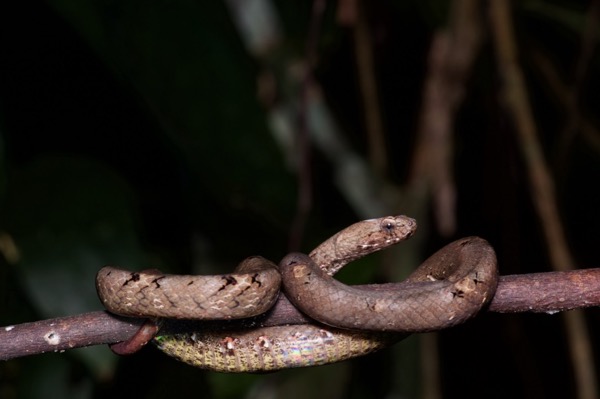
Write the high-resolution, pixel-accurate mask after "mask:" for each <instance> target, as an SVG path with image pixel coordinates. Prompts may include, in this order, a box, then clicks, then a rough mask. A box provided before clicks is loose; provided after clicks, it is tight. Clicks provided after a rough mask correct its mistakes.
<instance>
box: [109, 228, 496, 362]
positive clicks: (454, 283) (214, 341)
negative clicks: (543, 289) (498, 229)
mask: <svg viewBox="0 0 600 399" xmlns="http://www.w3.org/2000/svg"><path fill="white" fill-rule="evenodd" d="M415 229H416V223H415V222H414V220H412V219H410V218H407V217H405V216H397V217H387V218H380V219H372V220H367V221H362V222H359V223H356V224H354V225H352V226H350V227H349V228H347V229H344V230H343V231H341V232H339V233H338V234H336V235H334V236H333V237H331V238H330V239H328V240H327V241H325V242H324V243H323V244H321V245H320V246H319V247H317V248H316V249H315V250H314V251H312V252H311V253H310V257H308V256H306V255H300V254H291V255H288V256H287V257H285V258H284V260H283V261H282V262H281V264H280V266H281V267H282V271H283V273H284V274H287V275H289V274H290V272H291V273H292V274H296V276H295V277H292V278H290V277H289V276H287V277H286V278H290V282H285V287H286V290H287V291H288V292H290V293H292V294H291V296H292V298H293V299H292V301H293V302H295V303H296V305H297V306H298V307H299V308H300V309H302V310H303V311H305V312H306V313H307V314H309V315H311V316H313V315H314V318H315V319H318V320H320V321H321V322H323V323H331V324H335V322H331V320H329V319H327V318H322V316H321V315H320V314H318V313H319V312H318V311H316V313H314V311H315V308H316V309H318V308H320V307H324V308H327V309H328V310H327V311H333V313H335V314H337V315H341V318H342V319H344V318H346V319H349V320H351V322H350V324H353V323H355V322H356V320H358V319H359V318H353V317H352V314H354V313H356V312H357V311H358V312H359V313H361V314H362V315H363V317H367V318H372V316H373V314H372V313H373V312H375V313H376V314H380V313H383V314H386V316H383V317H384V319H385V320H388V321H392V320H394V319H402V318H404V316H403V315H402V314H401V315H398V314H394V313H391V314H387V313H386V312H387V310H386V312H381V310H382V309H381V306H377V304H383V303H385V305H386V306H387V305H390V304H393V303H395V302H396V301H395V300H397V299H399V300H402V299H404V298H409V300H410V301H412V302H411V305H409V306H404V307H403V310H406V309H408V308H413V307H414V306H416V308H415V309H416V311H422V310H423V309H425V310H427V309H429V308H428V306H427V305H421V307H418V305H414V304H415V303H416V297H419V298H420V299H424V300H425V301H426V302H427V301H429V302H427V303H430V302H431V303H436V305H435V309H437V310H436V311H434V312H433V313H436V314H437V313H439V314H440V315H441V314H442V313H441V312H443V309H442V306H441V305H440V303H438V302H439V300H438V299H435V300H434V299H433V298H434V297H436V295H437V297H436V298H444V299H443V301H445V302H449V303H450V304H451V305H452V304H453V303H456V302H460V303H467V304H469V303H471V302H477V301H479V303H478V304H477V305H478V307H477V309H479V308H480V307H481V306H483V305H484V302H485V299H490V298H491V297H492V296H493V291H494V289H495V283H496V280H497V275H496V274H495V256H494V254H493V250H491V248H490V247H489V245H488V244H487V243H486V242H485V241H484V240H481V239H478V238H470V239H464V240H461V241H463V243H462V244H456V243H453V244H451V246H452V247H451V248H449V247H450V246H449V247H446V248H444V249H443V250H441V251H439V252H438V253H436V254H435V255H434V256H432V257H431V258H430V259H429V260H428V261H426V262H425V263H424V264H423V265H422V266H421V267H420V268H419V269H417V271H415V273H413V275H411V277H410V278H409V280H408V281H409V282H408V283H407V284H408V286H411V284H412V286H415V284H416V286H417V287H419V288H410V290H409V291H410V292H411V293H410V294H408V295H405V296H404V297H403V295H401V294H398V293H397V292H387V293H383V294H382V296H381V297H379V296H378V295H379V294H377V295H375V297H376V298H374V299H372V300H371V298H373V295H372V293H369V295H368V297H367V298H364V297H363V298H361V297H360V295H358V296H357V297H356V295H355V296H354V297H353V296H352V295H351V294H349V292H352V290H353V289H352V288H351V287H347V286H344V285H342V284H341V283H337V282H335V280H332V279H331V278H330V277H328V276H327V275H331V274H334V273H335V272H337V271H338V270H339V269H340V268H341V267H343V266H344V265H345V264H346V263H348V262H350V261H352V260H354V259H357V258H360V257H362V256H365V255H367V254H369V253H372V252H375V251H377V250H380V249H383V248H386V247H388V246H390V245H393V244H395V243H397V242H399V241H401V240H403V239H405V238H407V237H409V236H410V235H412V233H413V232H414V231H415ZM465 240H466V241H465ZM457 243H458V242H457ZM462 248H467V249H462ZM457 250H458V252H460V254H458V255H455V254H453V253H454V252H456V251H457ZM477 254H480V255H477ZM473 257H475V260H473V261H471V262H470V265H471V266H474V267H475V268H476V269H475V270H473V271H467V272H466V274H465V273H463V275H462V276H461V277H460V278H456V279H455V278H454V277H453V276H454V275H451V276H447V275H445V274H446V273H453V271H452V270H451V268H447V267H443V265H440V263H450V264H458V265H459V266H460V265H462V264H463V263H465V262H464V261H465V260H470V259H473ZM250 259H255V261H253V262H256V264H261V263H262V262H263V260H262V258H258V257H254V258H250ZM245 262H247V261H245ZM313 262H314V264H317V265H318V266H320V268H321V269H322V270H323V271H320V270H319V269H318V268H317V269H316V270H313V271H311V272H310V273H311V274H310V275H311V276H312V275H318V276H319V280H318V281H319V284H321V285H320V286H319V288H318V289H324V291H323V292H326V294H323V293H321V294H319V293H317V294H314V295H313V294H307V293H306V291H305V292H304V293H303V294H299V291H294V290H295V288H294V287H295V285H296V286H297V285H305V283H307V281H306V276H307V274H303V273H300V271H299V270H300V269H299V268H304V267H306V270H308V267H313ZM264 263H265V264H268V263H270V262H268V261H266V260H264ZM467 263H469V262H467ZM479 264H483V265H484V269H485V270H488V269H489V270H490V271H489V272H488V271H481V270H480V269H477V267H480V266H479ZM271 269H272V268H271V266H267V267H266V270H271ZM459 269H460V270H462V269H464V268H461V267H459ZM492 269H493V270H492ZM103 270H104V272H102V270H101V272H99V275H98V281H97V286H98V292H99V294H100V296H101V299H102V301H103V303H104V304H105V306H107V308H108V309H109V310H111V311H113V312H115V313H120V314H124V312H127V313H126V314H127V315H135V316H154V317H183V318H204V319H206V318H212V316H207V315H206V313H205V309H207V308H214V307H216V308H219V306H217V304H221V303H222V304H225V306H226V309H225V310H217V313H220V314H221V315H223V317H222V318H234V317H249V316H251V315H253V314H257V313H260V312H262V311H264V309H262V310H261V311H253V312H248V313H247V314H246V315H244V313H243V312H241V311H240V312H238V310H239V309H240V308H252V309H253V310H256V309H255V305H256V304H258V303H261V304H262V303H271V304H272V303H273V302H274V301H275V300H276V299H277V295H276V294H274V295H273V299H271V300H269V299H267V295H264V296H263V295H259V294H257V293H250V292H249V291H254V290H258V291H268V290H273V288H269V287H266V286H265V285H263V283H264V282H265V281H266V280H264V279H263V277H264V276H263V275H262V274H261V273H263V271H262V269H261V268H258V270H257V269H256V267H254V268H251V273H249V274H244V273H241V272H240V271H239V270H236V274H234V275H222V276H204V277H199V276H177V277H176V276H163V275H158V274H149V275H146V274H143V273H131V272H122V273H124V275H122V276H121V277H120V278H119V279H116V278H115V277H116V276H115V274H116V275H118V274H120V273H121V272H120V271H119V272H118V273H117V272H116V271H115V270H110V273H108V272H107V270H105V269H103ZM303 270H304V269H303ZM438 270H439V271H438ZM231 276H234V277H231ZM302 276H304V279H303V277H302ZM200 278H203V279H215V278H216V279H218V284H217V285H218V286H219V288H218V289H216V290H214V289H212V290H209V291H208V292H209V294H207V293H206V291H205V292H204V293H203V294H195V293H194V294H191V295H195V297H194V298H195V299H194V300H192V301H187V302H185V305H181V304H180V303H179V302H177V301H176V299H177V298H180V297H183V296H185V294H184V291H183V290H185V289H188V288H189V287H190V286H197V285H201V284H200V283H197V282H198V281H200V280H197V279H200ZM446 278H447V279H446ZM169 279H174V280H173V282H172V283H171V282H169V281H168V280H169ZM228 279H229V280H228ZM232 279H233V280H232ZM328 279H329V280H328ZM440 279H442V280H444V281H445V282H442V283H440V282H439V281H437V282H424V281H430V280H440ZM310 280H311V281H308V283H309V284H306V285H311V284H313V281H314V280H315V279H310ZM140 281H142V283H141V285H140ZM192 281H193V282H192ZM227 281H229V283H228V282H227ZM233 281H235V283H233ZM190 282H191V284H190ZM238 282H241V285H240V287H236V286H237V284H238ZM331 284H333V285H334V286H336V288H335V289H331V288H329V287H330V285H331ZM430 285H432V286H436V287H438V288H440V287H439V286H440V285H443V286H444V287H442V291H435V290H433V289H429V288H427V287H429V286H430ZM176 286H179V287H178V288H177V289H175V291H176V292H175V293H172V292H170V290H167V291H169V292H164V291H165V290H166V287H171V288H174V287H176ZM288 286H289V287H288ZM412 286H411V287H412ZM106 287H110V289H106ZM236 288H237V289H236ZM473 288H474V289H473ZM229 289H231V290H229ZM277 289H278V288H277V287H276V288H274V290H275V292H277ZM419 289H425V291H426V292H427V293H428V294H423V295H420V296H419V295H418V293H419ZM335 290H338V291H339V290H341V291H339V293H338V297H336V294H335V293H334V291H335ZM444 290H446V291H444ZM154 291H156V292H158V295H155V294H156V292H154ZM359 291H360V290H359ZM440 292H442V293H440ZM219 293H223V294H224V297H223V298H220V299H216V297H219ZM472 293H475V294H473V295H475V296H473V295H472ZM246 294H250V295H251V297H252V298H254V299H252V300H250V299H246V298H245V296H244V295H246ZM354 294H360V292H358V293H354ZM198 295H201V296H202V297H204V298H206V297H209V298H212V297H213V296H214V297H215V298H213V299H212V302H210V305H205V304H204V303H202V302H201V301H200V300H199V299H198V298H199V297H198ZM390 295H391V298H393V299H389V298H390ZM448 295H450V296H451V297H452V298H451V299H450V300H448ZM477 295H479V296H478V297H477V298H478V299H473V300H472V298H475V297H476V296H477ZM301 296H303V297H306V298H308V299H307V301H306V306H307V307H306V308H305V307H304V306H305V304H302V305H301V304H300V303H301V302H303V301H304V300H300V299H298V298H299V297H301ZM257 297H260V298H262V299H260V300H258V299H257ZM115 298H119V299H118V300H117V299H115ZM157 298H158V299H157ZM339 299H341V301H339ZM249 301H251V302H249ZM336 301H337V303H336ZM356 301H358V302H359V303H362V304H363V305H364V306H361V305H360V304H359V305H357V304H356ZM369 301H370V302H369ZM346 302H348V303H346ZM115 303H116V304H117V305H118V306H117V307H116V308H113V307H112V306H113V304H115ZM138 303H140V304H141V307H139V308H138V305H137V304H138ZM250 303H252V304H251V305H249V304H250ZM373 304H375V305H374V306H373ZM266 306H267V305H265V307H266ZM347 306H350V307H349V308H348V309H349V311H347V308H346V307H347ZM182 307H183V308H185V309H186V312H185V316H181V314H183V313H178V312H176V313H175V314H172V313H170V312H171V311H172V309H166V308H175V309H180V310H181V308H182ZM388 307H389V308H394V309H393V311H392V312H395V311H398V309H396V308H398V306H395V305H394V306H388ZM400 307H401V308H402V306H400ZM153 308H156V309H158V311H156V310H154V309H153ZM459 308H460V306H456V309H454V308H452V310H451V311H450V312H451V313H450V314H449V313H448V311H447V310H446V313H445V316H440V317H439V318H440V319H442V320H441V321H440V322H439V323H438V324H437V325H435V324H434V325H426V326H425V327H421V328H419V327H414V326H412V327H410V328H408V329H403V328H402V327H399V326H397V325H396V326H394V327H388V326H386V325H384V326H383V328H381V326H380V325H379V326H373V325H367V326H363V327H361V328H365V329H367V330H390V329H391V330H393V331H423V330H431V329H436V328H441V327H444V326H448V325H452V324H456V323H457V322H458V321H461V320H463V319H465V318H466V317H468V316H466V314H469V315H472V314H473V313H474V312H476V310H475V308H472V309H467V310H465V311H464V312H461V313H459V310H460V309H459ZM123 309H125V310H123ZM148 309H151V311H148ZM219 309H220V308H219ZM232 309H234V310H235V311H232ZM365 309H367V310H365ZM369 309H370V310H369ZM415 309H413V310H412V311H413V312H414V311H415ZM431 309H433V308H431ZM409 310H410V309H409ZM455 310H456V313H455ZM327 311H325V312H327ZM157 312H158V313H157ZM165 312H167V313H165ZM195 312H199V315H194V313H195ZM325 312H323V313H325ZM167 314H168V316H166V315H167ZM344 315H345V316H344ZM216 317H217V318H219V317H220V316H216ZM443 319H445V320H443ZM447 319H451V320H450V321H448V320H447ZM385 323H386V322H384V324H385ZM413 323H417V321H414V322H413ZM444 323H446V324H444ZM448 323H450V324H448ZM415 325H416V324H415ZM338 326H341V327H344V328H350V327H351V326H348V325H338ZM402 337H403V336H401V335H399V334H395V333H394V334H389V333H381V332H369V331H349V330H341V329H338V328H331V327H328V326H324V325H319V324H318V323H314V324H305V325H291V326H277V327H264V328H258V329H254V330H247V329H246V330H237V331H236V330H231V331H227V330H224V331H215V330H204V331H202V330H198V331H194V332H186V333H180V334H177V333H169V332H167V333H165V334H164V335H160V336H158V337H157V338H156V339H155V343H156V344H157V346H158V347H159V348H160V349H161V350H162V351H163V352H165V353H167V354H169V355H171V356H174V357H176V358H178V359H179V360H181V361H184V362H186V363H189V364H192V365H194V366H197V367H201V368H205V369H210V370H215V371H224V372H248V371H270V370H277V369H282V368H291V367H302V366H310V365H319V364H325V363H333V362H336V361H341V360H345V359H348V358H351V357H355V356H359V355H363V354H366V353H369V352H372V351H374V350H377V349H380V348H382V347H385V346H388V345H390V344H392V343H394V342H396V341H398V340H399V339H401V338H402Z"/></svg>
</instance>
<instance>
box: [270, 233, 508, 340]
mask: <svg viewBox="0 0 600 399" xmlns="http://www.w3.org/2000/svg"><path fill="white" fill-rule="evenodd" d="M280 270H281V273H282V277H283V284H284V287H285V291H286V293H287V296H288V298H289V300H290V301H291V302H292V303H293V304H294V305H295V306H296V307H297V308H299V309H300V310H302V311H303V312H304V313H306V314H307V315H308V316H310V317H311V318H313V319H314V320H317V321H319V322H321V323H324V324H327V325H330V326H336V327H340V328H347V329H356V330H368V331H393V332H406V333H413V332H424V331H432V330H439V329H441V328H446V327H451V326H454V325H456V324H459V323H462V322H464V321H465V320H467V319H469V318H470V317H472V316H473V315H474V314H476V313H477V312H478V311H479V310H480V309H481V307H482V306H483V305H484V304H485V303H487V302H488V301H489V300H490V299H491V298H492V296H493V294H494V292H495V290H496V285H497V282H498V274H497V269H496V257H495V255H494V251H493V250H492V249H491V247H490V246H489V244H487V242H486V241H485V240H483V239H481V238H478V237H468V238H463V239H461V240H458V241H455V242H454V243H452V244H450V245H448V246H446V247H445V248H444V249H443V250H442V251H439V252H437V253H436V254H434V255H433V256H431V257H430V258H429V259H427V260H426V261H425V262H424V263H423V264H422V265H421V266H420V267H419V268H418V269H417V270H416V271H415V272H414V273H413V274H412V275H411V276H410V277H409V278H408V280H407V281H405V282H404V283H403V284H402V287H401V288H399V289H398V290H397V291H393V292H386V291H382V292H373V291H365V290H362V289H359V288H355V287H351V286H347V285H344V284H342V283H341V282H339V281H337V280H334V279H333V278H332V277H331V276H329V275H328V274H326V273H324V272H323V271H322V270H321V269H320V268H319V267H318V266H317V265H316V264H315V263H314V261H313V260H312V259H311V258H310V257H308V256H306V255H304V254H289V255H287V256H286V257H285V258H283V260H282V261H281V263H280Z"/></svg>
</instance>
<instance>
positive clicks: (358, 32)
mask: <svg viewBox="0 0 600 399" xmlns="http://www.w3.org/2000/svg"><path fill="white" fill-rule="evenodd" d="M364 3H365V2H364V0H355V1H353V2H351V4H352V5H351V6H352V7H354V9H355V10H354V12H353V13H352V15H354V21H352V22H353V26H354V53H355V54H354V57H355V59H356V66H357V73H358V82H359V85H360V93H361V96H360V97H361V98H362V99H363V110H364V118H365V120H364V123H365V127H366V134H367V138H368V141H369V161H370V164H371V166H372V167H373V170H374V171H375V173H376V174H377V175H379V176H384V175H385V172H386V170H387V167H388V159H387V149H386V145H385V134H384V128H383V120H382V117H381V105H380V104H379V91H378V89H377V78H376V73H375V66H374V63H373V43H372V40H371V33H370V31H369V23H368V18H367V15H366V14H365V4H364ZM347 7H349V6H348V5H347ZM347 22H349V21H347Z"/></svg>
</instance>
